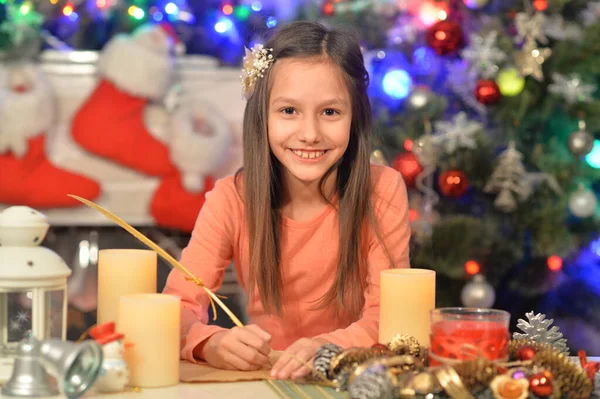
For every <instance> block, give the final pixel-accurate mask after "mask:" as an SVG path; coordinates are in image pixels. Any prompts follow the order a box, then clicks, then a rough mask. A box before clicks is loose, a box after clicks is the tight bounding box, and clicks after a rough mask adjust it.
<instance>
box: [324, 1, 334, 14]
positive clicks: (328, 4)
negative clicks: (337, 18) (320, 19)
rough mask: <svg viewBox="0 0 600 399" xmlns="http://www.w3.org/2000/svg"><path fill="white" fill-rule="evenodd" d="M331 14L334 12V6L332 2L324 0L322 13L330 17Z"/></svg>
mask: <svg viewBox="0 0 600 399" xmlns="http://www.w3.org/2000/svg"><path fill="white" fill-rule="evenodd" d="M333 14H335V6H334V5H333V3H332V2H330V1H326V2H325V4H323V15H325V16H328V17H330V16H332V15H333Z"/></svg>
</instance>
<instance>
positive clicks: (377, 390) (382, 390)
mask: <svg viewBox="0 0 600 399" xmlns="http://www.w3.org/2000/svg"><path fill="white" fill-rule="evenodd" d="M348 394H349V397H350V398H351V399H394V383H393V382H392V380H391V379H390V375H389V374H388V372H387V368H386V367H385V366H383V365H380V364H375V365H373V366H371V367H369V368H368V369H366V370H365V371H364V372H363V373H362V374H361V375H359V376H358V377H356V378H355V379H354V380H353V381H352V383H351V384H350V386H349V387H348Z"/></svg>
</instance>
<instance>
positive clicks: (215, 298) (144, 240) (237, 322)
mask: <svg viewBox="0 0 600 399" xmlns="http://www.w3.org/2000/svg"><path fill="white" fill-rule="evenodd" d="M68 196H69V197H71V198H74V199H76V200H77V201H79V202H82V203H84V204H85V205H87V206H89V207H90V208H93V209H95V210H97V211H98V212H100V213H101V214H103V215H104V216H106V217H107V218H108V219H110V220H112V221H113V222H115V223H116V224H118V225H119V226H121V227H122V228H123V229H125V230H126V231H127V232H128V233H129V234H131V235H132V236H134V237H135V238H137V239H138V240H140V241H141V242H142V243H144V244H145V245H146V246H148V247H149V248H150V249H152V250H154V251H156V253H157V254H158V255H160V256H161V257H162V258H163V259H164V260H165V261H167V262H169V264H171V265H172V266H173V267H175V268H177V269H179V270H180V271H181V272H183V273H185V274H186V275H187V276H188V277H187V278H186V280H188V281H192V282H194V283H195V284H196V285H198V286H199V287H201V288H202V289H203V290H204V291H206V293H207V294H208V298H209V299H210V304H211V306H212V308H213V315H214V319H215V320H216V318H217V309H216V307H215V302H216V303H217V304H218V305H219V307H220V308H221V309H223V311H225V313H227V316H229V318H230V319H231V321H233V322H234V323H235V325H236V326H238V327H244V324H242V322H241V321H240V320H239V319H238V318H237V317H236V316H235V315H234V314H233V312H232V311H231V310H230V309H229V308H228V307H227V305H225V304H224V303H223V302H222V301H221V300H220V299H219V297H218V296H217V295H215V294H214V293H213V292H212V291H211V290H209V289H208V288H207V287H206V286H205V285H204V283H203V282H202V280H201V279H200V278H198V277H196V276H194V275H193V274H192V273H191V272H190V271H189V270H188V269H186V268H185V266H183V265H182V264H181V263H179V262H178V261H177V260H176V259H175V258H173V257H172V256H171V255H169V254H168V253H167V252H166V251H165V250H164V249H162V248H161V247H159V246H158V245H157V244H156V243H154V242H153V241H152V240H151V239H149V238H148V237H146V236H145V235H143V234H142V233H140V232H139V231H138V230H136V229H135V228H134V227H132V226H131V225H130V224H129V223H127V222H126V221H124V220H123V219H121V218H120V217H118V216H117V215H115V214H113V213H112V212H111V211H109V210H107V209H105V208H103V207H101V206H100V205H97V204H95V203H93V202H92V201H90V200H87V199H85V198H82V197H79V196H77V195H73V194H68ZM292 357H293V358H294V359H295V360H296V361H298V362H299V363H300V364H303V365H304V366H305V367H306V368H308V369H309V370H311V371H313V367H312V365H311V364H310V363H308V362H306V361H304V360H302V359H300V358H298V357H297V356H296V355H293V354H292Z"/></svg>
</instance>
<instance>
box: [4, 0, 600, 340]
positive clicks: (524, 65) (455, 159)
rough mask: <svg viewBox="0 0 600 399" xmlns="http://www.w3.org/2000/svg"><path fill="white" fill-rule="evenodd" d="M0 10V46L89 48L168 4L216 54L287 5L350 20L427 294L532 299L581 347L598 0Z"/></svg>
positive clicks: (517, 310)
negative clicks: (404, 197)
mask: <svg viewBox="0 0 600 399" xmlns="http://www.w3.org/2000/svg"><path fill="white" fill-rule="evenodd" d="M0 11H1V12H0V22H2V25H0V35H1V36H0V48H1V49H3V50H4V54H10V53H9V51H10V49H11V48H15V47H18V46H20V45H23V43H24V42H26V41H27V40H30V39H28V38H29V37H34V38H35V37H41V38H43V39H44V40H43V42H44V45H45V46H54V47H56V46H58V44H57V43H62V44H64V45H66V46H69V47H72V48H74V49H101V48H102V46H103V45H104V44H105V43H106V41H107V40H108V39H109V38H110V37H111V36H112V35H114V34H116V33H118V32H129V31H131V30H133V29H134V28H135V27H137V26H138V25H139V24H141V23H145V22H149V21H155V22H160V21H166V20H168V21H170V22H172V23H173V24H174V25H175V27H176V29H177V32H178V33H179V36H180V38H181V39H182V41H183V42H185V43H186V45H187V52H188V54H192V53H200V54H206V55H210V56H215V57H217V58H219V59H220V60H221V62H222V63H223V64H225V65H240V63H241V59H242V56H243V54H244V51H243V46H244V45H246V46H252V45H253V44H254V43H259V42H261V41H262V40H263V36H264V34H265V33H266V32H268V31H269V30H270V29H273V28H275V27H276V26H277V25H278V24H282V23H285V22H287V21H292V20H295V19H309V20H317V21H321V22H323V23H325V24H329V25H335V24H344V25H350V26H353V27H355V28H356V29H357V30H358V31H359V32H360V34H361V37H362V46H363V49H364V56H365V62H366V64H367V67H368V70H369V73H370V78H371V85H370V96H371V100H372V104H373V110H374V114H375V119H376V127H375V133H376V134H375V139H374V143H373V145H374V151H373V154H372V161H373V162H378V163H385V164H388V165H390V166H392V167H394V168H395V169H397V170H398V171H400V172H401V173H402V174H403V176H404V178H405V181H406V183H407V186H408V188H409V200H410V205H411V209H410V217H411V222H412V224H413V225H412V228H413V248H412V266H413V267H415V268H428V269H434V270H436V272H437V276H438V277H437V285H438V293H437V297H438V303H437V305H438V306H456V305H460V304H461V301H462V304H464V305H477V306H494V307H496V308H501V309H506V310H508V311H510V312H511V313H512V314H513V315H514V317H513V327H514V324H515V323H516V320H517V318H518V317H520V315H523V314H525V312H527V311H530V310H532V309H535V311H536V312H543V313H546V314H548V315H549V316H551V317H552V318H554V319H555V320H556V323H557V325H560V326H561V330H562V331H563V332H564V334H565V337H567V338H568V339H569V342H570V346H571V349H572V350H574V351H576V350H578V349H588V350H589V349H590V347H589V346H587V347H586V343H585V342H584V341H583V340H581V339H579V337H578V336H577V332H579V331H583V330H585V331H592V332H593V334H595V336H596V337H597V336H598V335H600V313H598V312H594V311H593V309H597V308H598V307H600V290H599V288H598V287H600V284H599V283H600V266H599V265H598V263H599V261H600V240H599V238H598V231H600V229H599V227H600V226H599V217H600V213H599V212H598V211H597V194H596V192H597V191H598V189H599V188H600V140H595V135H594V134H595V133H598V132H600V91H599V89H598V88H599V87H600V84H599V83H600V41H599V40H598V38H600V1H584V0H515V1H512V0H438V1H436V0H424V1H416V0H414V1H413V0H314V1H313V0H306V1H302V0H285V1H279V0H278V1H275V0H268V1H267V0H264V1H259V0H250V1H245V0H244V1H234V0H188V1H187V2H186V0H167V1H152V0H147V1H146V0H118V1H117V0H87V1H86V2H77V1H73V0H66V1H65V0H42V2H40V3H35V4H34V3H28V2H20V1H16V0H5V2H4V3H2V7H0ZM42 16H43V17H42ZM31 32H33V33H31ZM36 34H37V36H36ZM474 275H478V278H477V279H474V280H472V281H471V277H472V276H474ZM483 277H485V278H483ZM592 351H593V349H592Z"/></svg>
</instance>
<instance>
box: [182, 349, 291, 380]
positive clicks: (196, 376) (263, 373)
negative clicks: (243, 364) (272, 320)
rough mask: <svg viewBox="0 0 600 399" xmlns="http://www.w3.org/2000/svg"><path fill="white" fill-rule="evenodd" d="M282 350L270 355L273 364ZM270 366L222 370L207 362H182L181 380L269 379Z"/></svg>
mask: <svg viewBox="0 0 600 399" xmlns="http://www.w3.org/2000/svg"><path fill="white" fill-rule="evenodd" d="M280 356H281V352H279V351H273V352H271V354H270V355H269V362H270V363H271V365H273V364H275V362H277V360H278V359H279V357H280ZM269 373H270V367H269V368H265V369H263V370H256V371H231V370H220V369H216V368H214V367H211V366H209V365H208V364H206V363H191V362H187V361H183V362H181V364H180V365H179V380H180V381H181V382H234V381H257V380H269V379H271V376H270V374H269Z"/></svg>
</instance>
